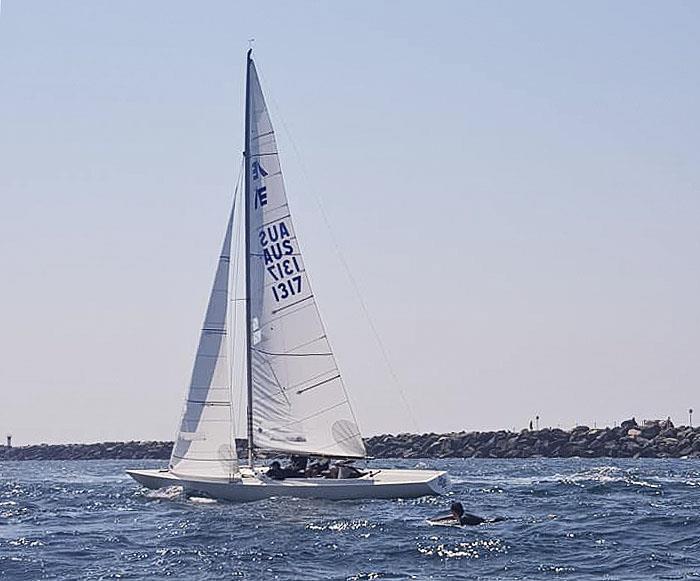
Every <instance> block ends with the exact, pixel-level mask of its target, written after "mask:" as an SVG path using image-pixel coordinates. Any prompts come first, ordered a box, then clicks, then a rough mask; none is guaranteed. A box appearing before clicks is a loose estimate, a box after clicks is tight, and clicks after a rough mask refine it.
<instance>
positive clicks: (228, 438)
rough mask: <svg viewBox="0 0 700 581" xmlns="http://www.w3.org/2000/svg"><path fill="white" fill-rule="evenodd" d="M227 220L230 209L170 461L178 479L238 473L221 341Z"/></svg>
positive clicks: (226, 279) (225, 301)
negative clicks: (179, 477)
mask: <svg viewBox="0 0 700 581" xmlns="http://www.w3.org/2000/svg"><path fill="white" fill-rule="evenodd" d="M234 209H235V208H234ZM233 216H234V211H233V210H232V211H231V216H230V217H229V221H228V226H227V227H226V235H225V236H224V244H223V247H222V249H221V255H220V256H219V263H218V266H217V269H216V276H215V277H214V284H213V286H212V289H211V294H210V296H209V305H208V306H207V312H206V315H205V317H204V324H203V326H202V332H201V334H200V336H199V346H198V348H197V355H196V357H195V361H194V368H193V369H192V379H191V381H190V386H189V390H188V392H187V398H186V399H185V406H184V410H183V413H182V420H181V422H180V430H179V432H178V434H177V439H176V441H175V447H174V448H173V452H172V456H171V458H170V469H171V471H172V472H173V473H175V474H177V475H178V476H199V477H205V478H229V479H231V478H233V477H234V475H235V474H236V473H237V472H238V460H237V457H236V450H235V443H234V431H233V419H232V418H233V414H232V410H231V391H232V390H231V384H230V377H229V376H230V370H229V363H228V361H229V358H228V341H227V335H228V329H227V328H228V325H227V312H228V302H229V264H230V260H231V230H232V228H233Z"/></svg>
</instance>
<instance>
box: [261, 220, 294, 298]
mask: <svg viewBox="0 0 700 581" xmlns="http://www.w3.org/2000/svg"><path fill="white" fill-rule="evenodd" d="M291 238H292V234H291V232H290V230H289V228H288V227H287V224H286V223H285V222H284V220H280V221H279V222H277V223H276V224H271V225H269V226H266V227H264V228H263V229H262V230H260V232H259V233H258V240H259V242H260V246H261V247H262V255H263V260H264V263H265V270H267V273H268V274H269V276H270V277H271V278H272V280H273V282H274V283H275V284H273V285H272V286H271V287H270V288H271V292H272V296H273V297H274V298H275V301H276V302H280V301H281V300H284V299H286V298H289V297H291V296H294V295H298V294H300V293H301V291H302V277H301V272H302V269H301V264H300V261H299V259H298V258H297V256H295V252H294V246H293V244H292V240H291Z"/></svg>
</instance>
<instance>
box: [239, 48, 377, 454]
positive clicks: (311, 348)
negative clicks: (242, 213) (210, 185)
mask: <svg viewBox="0 0 700 581" xmlns="http://www.w3.org/2000/svg"><path fill="white" fill-rule="evenodd" d="M248 66H249V67H250V68H249V88H248V103H247V112H248V113H247V114H248V115H249V118H248V127H249V131H250V134H249V135H248V136H247V140H246V143H247V144H246V148H247V155H246V163H248V164H249V168H248V175H249V183H247V184H246V187H247V196H246V203H247V204H248V209H247V215H248V222H249V223H248V232H247V234H248V236H249V241H248V242H249V244H248V247H249V249H250V255H249V256H248V268H249V271H248V272H249V276H250V280H249V288H250V297H249V301H250V309H251V316H250V323H251V327H252V329H251V336H252V337H251V339H252V340H251V343H252V344H251V359H252V361H251V366H252V369H251V373H252V384H253V385H252V390H253V440H254V444H255V446H256V447H257V448H262V449H266V450H276V451H284V452H290V453H294V452H298V453H307V454H320V455H328V456H343V457H363V456H365V447H364V444H363V441H362V436H361V434H360V431H359V429H358V427H357V422H356V420H355V416H354V414H353V411H352V409H351V407H350V403H349V401H348V397H347V393H346V391H345V386H344V385H343V381H342V378H341V376H340V372H339V370H338V366H337V364H336V360H335V357H334V356H333V353H332V352H331V348H330V344H329V342H328V338H327V336H326V331H325V329H324V327H323V323H322V322H321V317H320V315H319V312H318V307H317V305H316V300H315V298H314V295H313V292H312V290H311V286H310V285H309V279H308V277H307V272H306V269H305V268H304V262H303V260H302V257H301V254H300V251H299V243H298V240H297V237H296V234H295V230H294V227H293V225H292V219H291V216H290V213H289V207H288V205H287V196H286V193H285V188H284V182H283V179H282V171H281V168H280V162H279V158H278V155H277V144H276V141H275V135H274V131H273V128H272V125H271V123H270V118H269V115H268V111H267V107H266V105H265V100H264V97H263V94H262V91H261V88H260V83H259V80H258V76H257V72H256V70H255V65H254V64H253V61H252V60H249V61H248Z"/></svg>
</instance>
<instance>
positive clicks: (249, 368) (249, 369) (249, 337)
mask: <svg viewBox="0 0 700 581" xmlns="http://www.w3.org/2000/svg"><path fill="white" fill-rule="evenodd" d="M252 52H253V49H252V48H251V49H248V54H247V56H246V68H245V71H246V72H245V151H244V152H243V158H244V161H245V174H244V175H245V193H244V196H243V199H244V200H245V219H244V225H243V231H244V236H245V297H246V300H245V329H246V381H247V387H248V410H247V426H248V465H249V466H250V467H251V468H253V461H254V454H253V365H252V348H253V342H252V341H253V332H252V327H253V325H252V316H251V304H250V295H251V292H250V67H251V65H252V63H253V59H252V58H251V56H250V55H251V53H252Z"/></svg>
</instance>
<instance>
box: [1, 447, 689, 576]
mask: <svg viewBox="0 0 700 581" xmlns="http://www.w3.org/2000/svg"><path fill="white" fill-rule="evenodd" d="M376 462H377V463H379V461H376ZM385 464H391V465H394V466H403V467H413V466H415V465H416V462H415V461H395V462H386V463H385ZM425 464H426V465H427V466H428V467H431V468H444V469H447V470H449V472H450V474H451V476H452V479H453V481H454V490H453V493H452V494H451V495H450V496H449V497H446V498H445V497H443V498H422V499H417V500H394V501H385V500H375V501H343V502H330V501H317V500H294V499H286V500H281V499H280V500H274V499H272V500H266V501H261V502H257V503H251V504H238V505H237V504H228V503H220V502H213V501H207V500H206V499H185V498H183V497H182V496H180V495H179V494H178V493H177V491H176V490H161V491H145V490H143V489H140V488H139V487H138V486H137V485H136V484H135V483H134V482H132V481H131V480H130V479H129V478H128V477H127V476H126V475H125V474H124V469H125V468H127V467H155V466H158V465H160V463H159V462H152V461H137V462H134V461H130V462H127V461H83V462H6V463H0V578H2V579H12V580H21V579H32V580H33V579H122V578H124V579H160V578H163V577H170V578H173V579H324V580H326V579H358V580H359V579H524V580H532V579H687V578H697V577H700V516H699V514H698V512H699V510H700V464H699V463H697V462H695V461H692V460H600V459H596V460H579V459H566V460H551V459H547V460H544V459H543V460H476V459H473V460H472V459H470V460H446V461H427V462H426V463H425ZM452 499H459V500H461V501H462V502H463V503H464V505H465V507H467V510H468V511H471V512H474V513H477V514H481V515H485V516H506V517H508V518H509V520H507V521H506V522H500V523H493V524H488V525H481V526H478V527H469V528H447V527H431V526H429V525H428V524H426V522H425V519H426V518H427V517H430V516H433V515H435V514H436V513H439V512H443V511H444V509H445V508H446V507H447V506H448V505H449V502H450V501H451V500H452Z"/></svg>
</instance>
